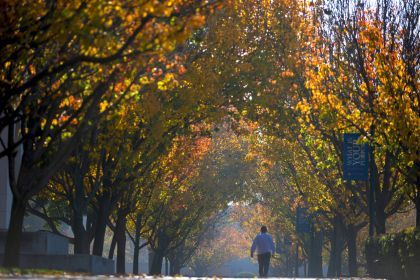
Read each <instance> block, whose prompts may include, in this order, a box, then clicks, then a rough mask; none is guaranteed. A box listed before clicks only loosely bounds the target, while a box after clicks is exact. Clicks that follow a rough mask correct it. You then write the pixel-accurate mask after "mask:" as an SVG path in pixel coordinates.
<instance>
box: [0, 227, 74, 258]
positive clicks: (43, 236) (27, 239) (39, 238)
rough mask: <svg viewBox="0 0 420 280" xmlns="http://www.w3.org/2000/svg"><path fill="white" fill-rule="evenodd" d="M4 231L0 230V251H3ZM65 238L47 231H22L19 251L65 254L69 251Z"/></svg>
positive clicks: (25, 252)
mask: <svg viewBox="0 0 420 280" xmlns="http://www.w3.org/2000/svg"><path fill="white" fill-rule="evenodd" d="M6 234H7V232H6V231H0V253H3V252H4V247H5V242H6ZM68 248H69V241H68V239H67V238H65V237H62V236H59V235H57V234H54V233H51V232H48V231H37V232H23V233H22V244H21V248H20V253H22V254H46V255H66V254H68V252H69V249H68Z"/></svg>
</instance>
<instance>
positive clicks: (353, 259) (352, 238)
mask: <svg viewBox="0 0 420 280" xmlns="http://www.w3.org/2000/svg"><path fill="white" fill-rule="evenodd" d="M356 239H357V231H356V229H355V228H354V226H353V225H350V226H349V228H348V231H347V248H348V253H349V259H348V262H349V274H350V275H349V276H350V277H356V276H357V246H356Z"/></svg>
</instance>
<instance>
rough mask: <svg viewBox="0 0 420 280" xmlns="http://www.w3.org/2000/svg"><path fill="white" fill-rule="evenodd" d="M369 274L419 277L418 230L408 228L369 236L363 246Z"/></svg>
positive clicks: (419, 233)
mask: <svg viewBox="0 0 420 280" xmlns="http://www.w3.org/2000/svg"><path fill="white" fill-rule="evenodd" d="M365 250H366V251H365V253H366V262H367V270H368V273H369V275H370V276H373V277H379V278H387V279H395V280H397V279H398V280H404V279H406V280H412V279H420V231H419V230H418V229H417V230H416V229H415V228H409V229H406V230H404V231H402V232H399V233H395V234H387V235H382V236H375V237H370V238H368V240H367V241H366V247H365Z"/></svg>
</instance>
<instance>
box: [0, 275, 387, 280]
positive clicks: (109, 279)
mask: <svg viewBox="0 0 420 280" xmlns="http://www.w3.org/2000/svg"><path fill="white" fill-rule="evenodd" d="M0 279H34V280H36V279H39V280H55V279H69V280H79V279H80V280H81V279H86V280H114V279H115V280H117V279H118V280H120V279H121V280H136V279H139V280H206V279H209V280H247V279H250V280H257V279H258V278H217V277H211V278H206V277H202V278H199V277H191V278H190V277H151V276H125V277H123V276H86V275H70V274H63V275H48V276H47V275H45V276H44V275H23V276H18V275H4V274H3V275H1V274H0ZM266 279H267V280H299V279H301V280H319V279H322V280H335V279H337V280H378V279H374V278H359V277H353V278H266ZM383 280H385V279H383Z"/></svg>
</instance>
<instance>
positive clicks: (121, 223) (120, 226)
mask: <svg viewBox="0 0 420 280" xmlns="http://www.w3.org/2000/svg"><path fill="white" fill-rule="evenodd" d="M126 215H127V214H126V211H125V210H124V209H121V210H119V211H118V220H117V228H116V230H115V231H116V235H117V273H118V274H125V246H126V242H127V238H126V236H125V230H126V225H127V217H126Z"/></svg>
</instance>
